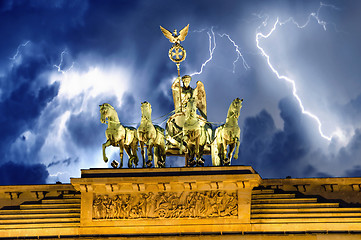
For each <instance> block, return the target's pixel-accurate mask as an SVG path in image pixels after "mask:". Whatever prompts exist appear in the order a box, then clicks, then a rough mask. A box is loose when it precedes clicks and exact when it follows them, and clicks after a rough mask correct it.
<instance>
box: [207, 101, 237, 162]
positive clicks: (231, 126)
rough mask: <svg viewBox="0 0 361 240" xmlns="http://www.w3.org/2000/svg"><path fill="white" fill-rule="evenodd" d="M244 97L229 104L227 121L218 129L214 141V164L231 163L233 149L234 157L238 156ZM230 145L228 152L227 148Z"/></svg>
mask: <svg viewBox="0 0 361 240" xmlns="http://www.w3.org/2000/svg"><path fill="white" fill-rule="evenodd" d="M242 102H243V99H239V98H236V99H234V100H233V102H232V103H231V105H230V106H229V109H228V113H227V119H226V123H225V124H223V125H221V126H219V127H218V128H217V129H216V133H215V135H216V137H215V139H214V141H213V143H212V163H213V166H221V165H223V166H228V165H230V164H231V160H232V155H233V151H234V150H236V151H235V153H234V158H235V159H237V158H238V151H239V144H240V135H241V129H240V128H239V126H238V117H239V114H240V110H241V108H242ZM228 147H229V150H228V153H227V148H228Z"/></svg>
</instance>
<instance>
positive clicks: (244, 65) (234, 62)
mask: <svg viewBox="0 0 361 240" xmlns="http://www.w3.org/2000/svg"><path fill="white" fill-rule="evenodd" d="M218 35H219V36H220V37H227V38H228V40H229V41H230V42H231V43H232V44H233V46H234V47H235V48H236V53H237V58H236V60H234V61H233V73H235V72H236V63H237V62H238V60H239V59H240V58H242V61H243V67H244V68H245V69H246V70H247V69H250V67H249V66H248V64H247V62H246V60H245V59H244V57H243V54H242V53H241V51H240V50H239V47H238V45H237V44H236V43H235V41H233V40H232V39H231V37H230V36H229V35H228V34H226V33H223V34H218Z"/></svg>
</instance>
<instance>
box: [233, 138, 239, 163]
mask: <svg viewBox="0 0 361 240" xmlns="http://www.w3.org/2000/svg"><path fill="white" fill-rule="evenodd" d="M239 144H240V141H239V139H238V138H236V152H235V153H234V159H238V153H239Z"/></svg>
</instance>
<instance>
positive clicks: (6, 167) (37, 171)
mask: <svg viewBox="0 0 361 240" xmlns="http://www.w3.org/2000/svg"><path fill="white" fill-rule="evenodd" d="M48 176H49V173H48V171H47V170H46V166H45V165H44V164H31V165H23V164H19V163H14V162H6V163H4V164H2V165H1V166H0V185H22V184H45V183H46V179H47V177H48Z"/></svg>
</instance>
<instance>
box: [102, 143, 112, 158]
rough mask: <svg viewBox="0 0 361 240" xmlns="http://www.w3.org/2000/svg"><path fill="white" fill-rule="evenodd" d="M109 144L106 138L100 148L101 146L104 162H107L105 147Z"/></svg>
mask: <svg viewBox="0 0 361 240" xmlns="http://www.w3.org/2000/svg"><path fill="white" fill-rule="evenodd" d="M110 145H111V143H110V140H109V139H108V140H107V141H106V142H105V143H103V145H102V148H103V160H104V162H108V158H107V156H106V155H105V148H107V147H109V146H110Z"/></svg>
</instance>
